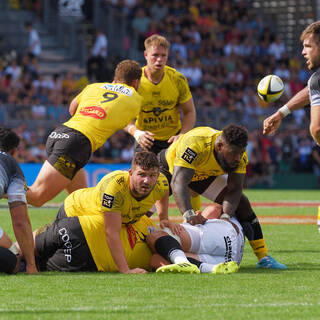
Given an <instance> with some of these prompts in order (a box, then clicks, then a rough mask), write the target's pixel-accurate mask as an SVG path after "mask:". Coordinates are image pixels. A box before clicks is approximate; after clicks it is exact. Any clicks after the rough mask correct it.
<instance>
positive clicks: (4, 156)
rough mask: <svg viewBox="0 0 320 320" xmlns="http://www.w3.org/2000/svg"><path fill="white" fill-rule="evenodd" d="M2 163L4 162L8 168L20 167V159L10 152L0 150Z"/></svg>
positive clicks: (0, 162)
mask: <svg viewBox="0 0 320 320" xmlns="http://www.w3.org/2000/svg"><path fill="white" fill-rule="evenodd" d="M0 164H2V165H3V166H4V167H6V168H10V169H11V168H19V169H20V166H19V163H18V161H17V160H16V159H15V158H14V157H13V156H11V155H10V154H9V153H7V152H4V151H0Z"/></svg>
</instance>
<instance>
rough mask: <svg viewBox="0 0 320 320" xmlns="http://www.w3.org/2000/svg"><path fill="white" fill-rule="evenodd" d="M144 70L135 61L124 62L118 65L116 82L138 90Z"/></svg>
mask: <svg viewBox="0 0 320 320" xmlns="http://www.w3.org/2000/svg"><path fill="white" fill-rule="evenodd" d="M141 75H142V69H141V66H140V64H139V63H138V62H137V61H134V60H123V61H121V62H120V63H118V65H117V67H116V70H115V72H114V79H113V81H114V82H119V83H125V84H127V85H128V86H132V87H134V88H135V89H138V86H139V82H140V78H141Z"/></svg>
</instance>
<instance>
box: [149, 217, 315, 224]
mask: <svg viewBox="0 0 320 320" xmlns="http://www.w3.org/2000/svg"><path fill="white" fill-rule="evenodd" d="M258 218H259V221H260V222H261V224H269V225H279V224H281V225H284V224H285V225H290V224H291V225H294V224H314V225H316V224H317V217H316V215H314V216H310V215H308V216H301V215H299V216H298V215H297V216H296V215H287V216H258ZM152 220H154V221H155V222H158V217H157V216H154V217H152ZM170 220H173V221H174V222H177V223H181V222H182V216H170Z"/></svg>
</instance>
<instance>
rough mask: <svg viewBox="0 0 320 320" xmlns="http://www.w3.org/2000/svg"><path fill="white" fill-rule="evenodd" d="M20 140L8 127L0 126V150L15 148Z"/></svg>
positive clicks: (6, 150)
mask: <svg viewBox="0 0 320 320" xmlns="http://www.w3.org/2000/svg"><path fill="white" fill-rule="evenodd" d="M19 142H20V138H19V137H18V135H17V134H16V133H15V132H14V131H12V130H11V129H9V128H2V127H1V128H0V150H2V151H5V152H8V151H11V150H12V149H14V148H17V147H18V145H19Z"/></svg>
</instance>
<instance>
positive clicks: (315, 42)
mask: <svg viewBox="0 0 320 320" xmlns="http://www.w3.org/2000/svg"><path fill="white" fill-rule="evenodd" d="M300 39H301V41H302V43H303V50H302V55H303V57H304V58H305V59H306V64H307V67H308V69H309V70H314V71H315V72H314V73H313V74H312V75H311V77H310V79H309V81H308V85H307V87H305V88H304V89H302V90H301V91H299V92H298V93H297V94H296V95H295V96H293V97H292V98H291V99H290V100H289V101H288V102H287V103H286V104H285V105H284V106H283V107H281V108H280V109H279V110H278V111H277V112H275V113H274V114H272V115H271V116H270V117H268V118H266V119H265V120H264V122H263V134H274V133H275V132H276V131H277V129H278V128H279V126H280V124H281V122H282V119H283V118H284V117H286V116H287V115H288V114H290V113H291V112H292V111H294V110H297V109H300V108H303V107H304V106H306V105H308V104H309V103H310V133H311V135H312V137H313V139H314V141H315V142H316V143H317V144H318V145H320V84H319V80H320V70H319V67H320V21H316V22H314V23H312V24H310V25H309V26H308V27H307V28H306V29H305V30H304V31H303V32H302V34H301V37H300Z"/></svg>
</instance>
